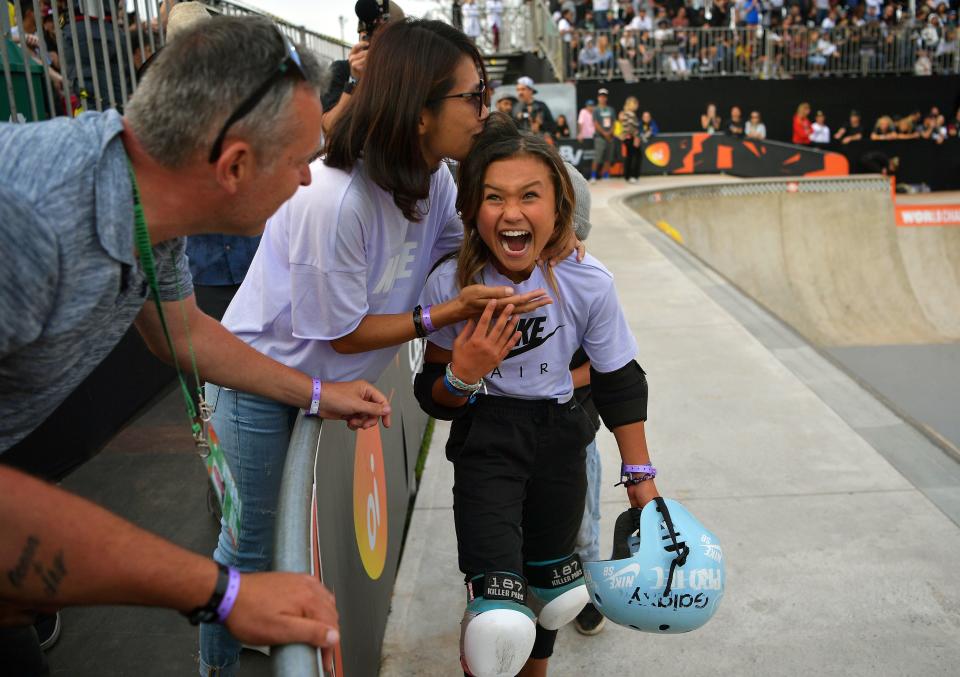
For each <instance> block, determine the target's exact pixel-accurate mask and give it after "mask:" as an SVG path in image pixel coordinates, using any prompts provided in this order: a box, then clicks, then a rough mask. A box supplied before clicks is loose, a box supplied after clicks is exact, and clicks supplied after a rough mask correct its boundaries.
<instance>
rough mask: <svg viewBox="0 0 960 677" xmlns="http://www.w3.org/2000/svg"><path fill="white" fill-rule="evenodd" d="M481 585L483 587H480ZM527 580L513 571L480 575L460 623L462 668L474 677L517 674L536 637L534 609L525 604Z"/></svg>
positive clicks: (471, 588) (527, 656) (469, 587)
mask: <svg viewBox="0 0 960 677" xmlns="http://www.w3.org/2000/svg"><path fill="white" fill-rule="evenodd" d="M481 586H482V587H481ZM526 587H527V586H526V582H525V581H524V580H523V577H522V576H517V575H515V574H511V573H493V574H485V575H484V576H482V577H481V576H478V577H477V578H476V579H474V580H473V581H471V582H470V583H469V584H468V586H467V589H468V591H469V594H470V600H469V602H468V604H467V609H466V611H465V612H464V614H463V622H462V623H461V625H460V657H461V661H462V663H463V669H464V670H465V671H466V672H468V673H470V674H471V675H473V676H474V677H514V675H516V674H517V673H518V672H520V670H521V669H522V668H523V666H524V664H525V663H526V662H527V659H528V658H529V657H530V652H531V651H532V650H533V643H534V641H535V640H536V637H537V630H536V625H535V624H534V621H533V619H534V616H533V612H532V611H530V609H529V608H528V607H527V606H526V605H525V604H524V601H525V598H526Z"/></svg>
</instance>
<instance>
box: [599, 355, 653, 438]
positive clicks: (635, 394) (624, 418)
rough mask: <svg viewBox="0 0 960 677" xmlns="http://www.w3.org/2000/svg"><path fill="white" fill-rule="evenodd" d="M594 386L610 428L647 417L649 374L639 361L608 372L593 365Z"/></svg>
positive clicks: (601, 409) (601, 410) (604, 419)
mask: <svg viewBox="0 0 960 677" xmlns="http://www.w3.org/2000/svg"><path fill="white" fill-rule="evenodd" d="M590 386H591V387H592V389H593V402H594V404H596V405H597V410H598V411H599V412H600V417H601V418H602V419H603V424H604V425H605V426H607V428H608V429H609V430H613V429H614V428H617V427H619V426H622V425H628V424H630V423H636V422H637V421H646V420H647V376H646V372H644V371H643V369H642V368H641V367H640V365H639V364H637V361H636V360H630V362H628V363H627V364H626V365H624V366H622V367H620V368H619V369H617V370H616V371H611V372H610V373H607V374H601V373H600V372H599V371H597V370H595V369H594V368H593V367H590Z"/></svg>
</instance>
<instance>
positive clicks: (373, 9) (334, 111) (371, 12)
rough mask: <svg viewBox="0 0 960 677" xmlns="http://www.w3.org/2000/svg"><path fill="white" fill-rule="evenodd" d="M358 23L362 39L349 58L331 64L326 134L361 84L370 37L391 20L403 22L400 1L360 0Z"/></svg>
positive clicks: (325, 108) (325, 100)
mask: <svg viewBox="0 0 960 677" xmlns="http://www.w3.org/2000/svg"><path fill="white" fill-rule="evenodd" d="M354 12H356V15H357V19H358V20H359V22H360V23H359V25H358V26H357V33H359V34H360V40H359V41H358V42H357V44H355V45H354V46H353V47H352V48H350V54H348V55H347V58H346V59H343V60H341V61H334V62H333V63H332V64H330V86H329V88H328V89H327V91H326V92H325V93H324V94H323V99H322V102H323V122H322V123H321V124H322V125H323V133H324V134H329V133H330V131H331V130H332V129H333V125H334V123H335V122H336V121H337V118H338V117H339V116H340V113H342V112H343V109H344V108H345V107H346V103H347V101H349V100H350V97H351V96H353V91H354V89H355V88H356V86H357V85H358V84H359V83H360V78H361V77H362V76H363V69H364V66H366V64H367V49H369V48H370V38H372V37H373V33H374V31H376V30H377V28H379V27H381V26H384V25H386V24H387V23H388V22H390V21H403V19H404V17H405V15H404V13H403V10H402V9H400V6H399V5H397V3H395V2H392V1H391V0H357V4H356V6H355V7H354Z"/></svg>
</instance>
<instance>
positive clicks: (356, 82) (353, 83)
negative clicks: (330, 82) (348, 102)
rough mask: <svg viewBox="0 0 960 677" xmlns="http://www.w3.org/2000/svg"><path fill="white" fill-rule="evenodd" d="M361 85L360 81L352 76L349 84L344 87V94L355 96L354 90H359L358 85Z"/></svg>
mask: <svg viewBox="0 0 960 677" xmlns="http://www.w3.org/2000/svg"><path fill="white" fill-rule="evenodd" d="M359 84H360V81H359V80H357V79H356V78H355V77H353V76H352V75H351V76H350V79H349V80H347V84H345V85H344V86H343V93H344V94H353V90H355V89H356V88H357V85H359Z"/></svg>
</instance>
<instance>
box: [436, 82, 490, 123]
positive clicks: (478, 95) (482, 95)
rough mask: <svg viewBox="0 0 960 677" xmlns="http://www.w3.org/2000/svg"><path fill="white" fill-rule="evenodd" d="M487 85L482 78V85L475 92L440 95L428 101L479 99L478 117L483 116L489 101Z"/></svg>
mask: <svg viewBox="0 0 960 677" xmlns="http://www.w3.org/2000/svg"><path fill="white" fill-rule="evenodd" d="M486 94H487V85H486V83H485V82H484V81H483V80H481V81H480V87H479V89H477V91H475V92H464V93H463V94H447V95H446V96H438V97H437V98H435V99H428V100H427V103H436V102H437V101H443V100H444V99H463V100H464V101H470V100H471V99H476V100H477V117H478V118H482V117H483V107H484V106H485V105H486V103H487V96H486Z"/></svg>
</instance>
